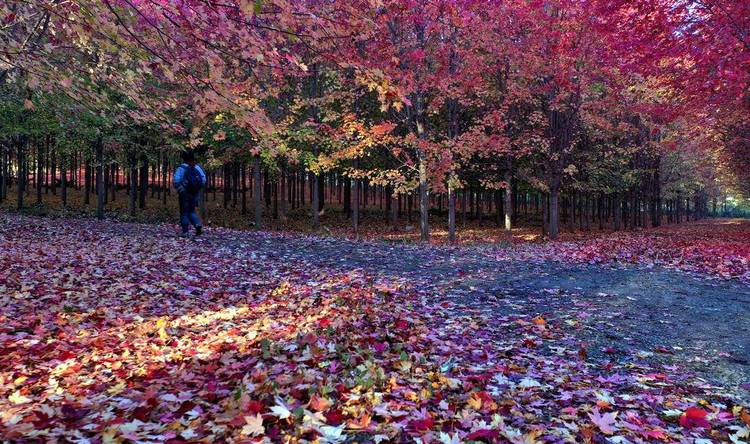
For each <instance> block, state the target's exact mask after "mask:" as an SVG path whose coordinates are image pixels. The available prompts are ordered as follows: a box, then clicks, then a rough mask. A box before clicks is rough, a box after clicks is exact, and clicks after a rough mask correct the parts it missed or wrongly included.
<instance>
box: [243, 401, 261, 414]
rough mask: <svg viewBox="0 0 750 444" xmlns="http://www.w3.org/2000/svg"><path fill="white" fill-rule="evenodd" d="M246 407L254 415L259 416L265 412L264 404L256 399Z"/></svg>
mask: <svg viewBox="0 0 750 444" xmlns="http://www.w3.org/2000/svg"><path fill="white" fill-rule="evenodd" d="M245 407H246V408H247V411H248V412H249V413H250V414H252V415H257V414H258V413H260V412H262V411H263V404H262V403H261V402H259V401H256V400H254V399H253V400H250V401H248V402H247V405H246V406H245Z"/></svg>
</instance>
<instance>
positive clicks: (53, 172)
mask: <svg viewBox="0 0 750 444" xmlns="http://www.w3.org/2000/svg"><path fill="white" fill-rule="evenodd" d="M50 176H51V179H52V181H51V183H50V191H52V195H53V196H57V150H56V149H54V148H52V149H51V153H50Z"/></svg>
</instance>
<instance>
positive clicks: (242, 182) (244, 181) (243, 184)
mask: <svg viewBox="0 0 750 444" xmlns="http://www.w3.org/2000/svg"><path fill="white" fill-rule="evenodd" d="M240 194H241V195H242V199H241V200H242V206H241V210H240V214H243V215H244V214H247V168H246V166H245V162H242V173H241V177H240Z"/></svg>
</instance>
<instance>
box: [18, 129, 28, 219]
mask: <svg viewBox="0 0 750 444" xmlns="http://www.w3.org/2000/svg"><path fill="white" fill-rule="evenodd" d="M26 141H27V139H26V136H20V137H18V140H17V141H16V144H17V146H16V149H17V150H18V152H17V161H18V186H17V188H18V190H17V191H18V195H17V199H16V209H17V210H19V211H20V210H22V209H23V192H24V188H25V186H26V177H24V176H25V174H24V170H23V165H24V156H25V154H26Z"/></svg>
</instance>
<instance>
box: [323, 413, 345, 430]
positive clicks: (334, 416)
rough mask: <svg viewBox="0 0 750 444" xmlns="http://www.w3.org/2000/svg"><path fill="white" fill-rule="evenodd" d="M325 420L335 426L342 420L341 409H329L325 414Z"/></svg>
mask: <svg viewBox="0 0 750 444" xmlns="http://www.w3.org/2000/svg"><path fill="white" fill-rule="evenodd" d="M325 417H326V422H327V423H328V424H330V425H333V426H337V425H339V424H341V423H342V422H344V414H343V413H342V412H341V410H339V409H336V410H331V411H329V412H327V413H326V414H325Z"/></svg>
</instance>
